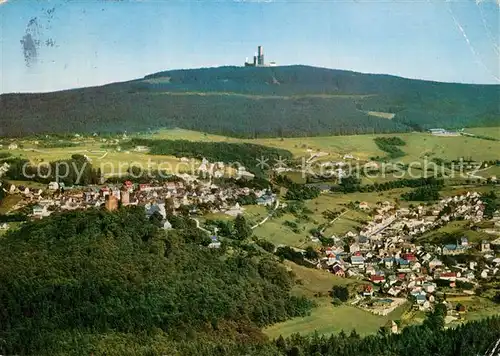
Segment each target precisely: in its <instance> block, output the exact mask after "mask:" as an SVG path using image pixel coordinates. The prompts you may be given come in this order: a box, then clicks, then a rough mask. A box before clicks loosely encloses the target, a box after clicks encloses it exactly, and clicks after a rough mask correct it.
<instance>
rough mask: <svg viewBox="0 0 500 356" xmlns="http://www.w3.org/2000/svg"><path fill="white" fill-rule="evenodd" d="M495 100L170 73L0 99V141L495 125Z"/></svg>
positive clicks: (413, 89) (376, 86) (409, 83)
mask: <svg viewBox="0 0 500 356" xmlns="http://www.w3.org/2000/svg"><path fill="white" fill-rule="evenodd" d="M499 94H500V86H498V85H465V84H449V83H436V82H428V81H420V80H410V79H404V78H399V77H394V76H388V75H375V74H361V73H356V72H350V71H341V70H332V69H325V68H315V67H308V66H282V67H268V68H241V67H219V68H203V69H191V70H174V71H167V72H161V73H156V74H152V75H149V76H146V77H145V78H142V79H138V80H133V81H129V82H123V83H114V84H109V85H105V86H101V87H91V88H83V89H75V90H66V91H61V92H54V93H44V94H4V95H0V121H1V122H2V125H1V127H0V135H1V136H21V135H26V134H36V133H46V132H61V133H64V132H90V133H92V132H101V133H105V132H123V131H127V132H132V131H145V130H148V129H155V128H160V127H167V128H174V127H180V128H185V129H192V130H198V131H204V132H210V133H217V134H223V135H229V136H235V137H276V136H310V135H320V134H321V135H327V134H332V135H343V134H363V133H374V132H376V133H387V132H406V131H411V130H417V131H420V130H425V129H428V128H432V127H444V128H461V127H466V126H487V125H489V126H494V125H498V123H499V121H500V109H499V107H498V105H497V102H498V96H499ZM370 111H376V112H385V113H393V114H395V116H394V118H393V119H391V120H389V119H385V118H381V117H377V116H372V115H369V112H370Z"/></svg>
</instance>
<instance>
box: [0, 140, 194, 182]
mask: <svg viewBox="0 0 500 356" xmlns="http://www.w3.org/2000/svg"><path fill="white" fill-rule="evenodd" d="M0 152H9V153H11V154H12V155H13V156H16V157H21V158H25V159H28V160H29V161H30V162H32V163H34V164H40V163H42V162H52V161H57V160H64V159H68V158H71V156H72V155H73V154H82V155H86V156H87V157H89V158H90V160H91V163H92V165H93V166H94V167H96V168H98V167H99V168H101V171H102V172H103V173H104V174H105V175H120V174H124V173H126V172H127V170H128V168H129V167H134V166H135V167H142V169H143V170H145V171H147V170H148V169H151V170H152V171H154V170H165V171H167V172H175V171H176V169H177V172H179V173H182V172H188V173H189V172H192V171H194V170H195V169H196V168H198V166H199V162H198V161H196V160H190V161H189V162H186V163H182V164H181V162H180V160H179V158H176V157H173V156H161V155H150V154H147V153H145V152H136V151H121V152H119V151H116V150H115V149H111V148H108V149H103V148H101V147H100V143H97V142H96V143H86V144H85V145H81V146H78V147H64V148H44V149H37V148H35V147H34V146H33V147H29V148H23V149H16V150H9V151H6V150H4V151H0ZM176 167H177V168H176Z"/></svg>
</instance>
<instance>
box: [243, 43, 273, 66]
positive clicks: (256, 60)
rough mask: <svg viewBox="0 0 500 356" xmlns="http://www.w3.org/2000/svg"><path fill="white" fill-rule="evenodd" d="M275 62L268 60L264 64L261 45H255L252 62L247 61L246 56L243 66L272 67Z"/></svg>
mask: <svg viewBox="0 0 500 356" xmlns="http://www.w3.org/2000/svg"><path fill="white" fill-rule="evenodd" d="M275 65H276V62H270V63H268V64H266V62H265V61H264V48H263V47H262V46H258V47H257V53H255V56H253V62H248V58H247V60H246V61H245V67H273V66H275Z"/></svg>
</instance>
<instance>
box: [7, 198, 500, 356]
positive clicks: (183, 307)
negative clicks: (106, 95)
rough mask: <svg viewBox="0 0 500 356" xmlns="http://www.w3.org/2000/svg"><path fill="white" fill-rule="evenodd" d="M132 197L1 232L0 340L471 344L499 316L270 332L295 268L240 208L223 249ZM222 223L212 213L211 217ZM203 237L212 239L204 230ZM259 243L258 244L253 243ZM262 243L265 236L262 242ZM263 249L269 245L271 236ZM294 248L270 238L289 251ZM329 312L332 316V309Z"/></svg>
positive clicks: (24, 344)
mask: <svg viewBox="0 0 500 356" xmlns="http://www.w3.org/2000/svg"><path fill="white" fill-rule="evenodd" d="M154 220H155V219H154V218H152V219H147V218H146V217H145V214H144V211H143V209H142V208H140V207H130V208H121V209H119V210H118V211H117V212H114V213H109V212H106V211H104V210H97V209H95V210H88V211H85V212H81V211H80V212H68V213H64V214H54V215H52V216H50V217H48V218H46V219H43V220H40V221H34V222H27V223H25V224H24V225H23V226H22V227H21V228H20V229H19V230H16V231H11V232H9V233H7V235H6V236H4V237H3V238H2V244H1V245H0V252H1V253H2V256H3V257H2V264H1V266H0V352H1V353H2V354H19V355H30V354H37V355H56V356H57V355H77V354H78V355H91V354H94V355H104V354H105V355H120V356H122V355H161V354H164V355H189V356H193V355H194V356H196V355H207V356H208V355H215V354H220V355H234V356H236V355H238V356H240V355H255V356H257V355H259V356H261V355H264V356H266V355H269V356H271V355H273V356H277V355H282V356H292V355H293V356H295V355H304V356H306V355H338V356H343V355H345V356H350V355H356V356H363V355H369V356H373V355H380V356H382V355H387V356H399V355H409V356H412V355H418V356H426V355H440V356H447V355H450V356H452V355H453V356H455V355H464V356H465V355H467V356H468V355H476V354H479V353H484V352H485V351H486V350H487V349H488V348H491V346H492V345H493V344H494V343H495V341H496V340H497V339H498V337H499V335H500V318H498V317H497V318H492V319H486V320H482V321H477V322H471V323H467V324H465V325H463V326H460V327H458V328H456V329H444V313H443V309H442V308H439V307H438V308H436V309H435V311H434V312H430V313H428V315H427V318H426V320H425V321H424V324H423V325H422V326H414V327H408V328H405V329H403V331H402V333H400V334H391V333H390V332H389V331H388V330H387V329H385V328H381V330H380V332H379V333H378V334H377V335H372V336H368V337H364V338H362V337H360V336H359V335H358V334H357V333H356V332H355V331H350V330H346V332H347V333H344V332H341V333H340V334H338V335H331V336H319V335H312V336H300V335H292V336H291V337H289V338H282V337H279V338H278V339H276V340H268V339H267V338H266V337H265V336H264V334H263V333H262V331H261V328H262V327H264V326H266V325H269V324H272V323H276V322H279V321H283V320H286V319H288V318H291V317H295V316H305V315H306V314H307V313H308V312H309V310H310V309H311V307H313V303H312V302H311V301H309V300H307V299H305V298H302V297H295V296H293V295H292V294H291V293H290V291H291V289H292V287H293V286H294V283H295V282H294V279H293V276H292V275H291V274H290V273H289V272H287V271H286V269H285V268H284V267H283V266H282V265H280V263H279V262H277V261H276V258H274V257H273V256H272V255H271V254H267V253H265V252H260V251H258V250H256V249H255V248H252V246H251V244H246V242H248V238H249V234H248V233H246V232H245V230H246V229H245V226H246V223H245V221H244V219H243V218H242V217H239V218H237V219H236V220H235V221H234V224H231V226H229V225H228V229H229V230H232V231H233V232H229V233H227V234H225V236H228V237H229V236H233V235H234V236H236V237H235V239H234V240H233V239H232V238H228V239H225V240H224V241H223V244H222V246H221V248H220V249H211V248H208V247H206V243H205V241H207V239H208V237H207V235H206V234H205V233H204V232H203V231H200V230H198V229H196V228H194V224H193V221H192V220H190V219H189V218H187V217H182V216H179V217H178V218H177V220H175V221H174V219H173V223H174V224H173V225H175V226H174V227H175V230H170V231H168V232H165V231H163V230H162V229H160V228H158V227H157V225H156V224H155V221H154ZM214 223H215V224H216V225H219V223H220V222H214ZM208 240H210V239H208ZM259 245H261V244H259ZM262 245H265V244H262ZM268 250H270V251H271V250H274V247H273V246H269V248H268ZM290 253H291V251H290V250H283V249H281V250H278V251H277V252H276V254H277V255H278V256H279V257H281V258H287V259H288V258H290V259H293V256H289V255H290ZM332 322H333V321H332Z"/></svg>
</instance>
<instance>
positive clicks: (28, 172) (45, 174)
mask: <svg viewBox="0 0 500 356" xmlns="http://www.w3.org/2000/svg"><path fill="white" fill-rule="evenodd" d="M4 162H5V163H7V164H9V166H10V167H9V170H8V171H7V173H6V175H5V177H6V178H7V179H12V180H24V181H26V180H32V181H35V182H40V183H49V182H52V181H58V182H62V183H64V184H65V185H67V186H73V185H88V184H97V183H99V181H100V179H101V171H100V168H97V169H95V168H93V167H92V164H91V163H90V162H89V161H88V160H87V158H85V156H83V155H80V154H74V155H72V156H71V158H70V159H66V160H58V161H52V162H47V163H46V164H43V162H40V163H39V164H38V165H36V164H32V163H30V162H29V161H28V160H27V159H23V158H18V157H13V158H8V159H6V160H5V161H4Z"/></svg>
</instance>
